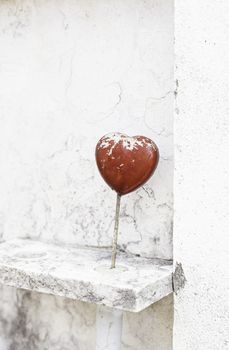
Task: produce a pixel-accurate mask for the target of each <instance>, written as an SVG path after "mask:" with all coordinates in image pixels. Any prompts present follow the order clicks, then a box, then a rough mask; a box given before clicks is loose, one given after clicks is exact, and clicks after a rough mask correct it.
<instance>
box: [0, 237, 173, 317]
mask: <svg viewBox="0 0 229 350" xmlns="http://www.w3.org/2000/svg"><path fill="white" fill-rule="evenodd" d="M110 256H111V254H110V252H108V251H104V250H103V251H101V250H99V249H86V248H74V247H70V246H59V245H54V244H48V243H43V242H39V241H32V240H29V239H13V240H9V241H5V242H2V243H1V244H0V283H1V284H4V285H7V286H13V287H16V288H22V289H27V290H30V291H36V292H40V293H48V294H53V295H58V296H63V297H66V298H71V299H75V300H81V301H84V302H89V303H95V304H101V305H105V306H108V307H113V308H116V309H120V310H125V311H131V312H139V311H141V310H143V309H145V308H146V307H148V306H150V305H151V304H153V303H155V302H156V301H158V300H160V299H161V298H163V297H165V296H166V295H168V294H170V293H171V292H172V265H171V264H169V262H166V261H163V260H159V259H146V258H140V257H133V256H128V255H126V254H124V253H119V254H118V256H117V267H116V268H115V269H110V268H109V266H110Z"/></svg>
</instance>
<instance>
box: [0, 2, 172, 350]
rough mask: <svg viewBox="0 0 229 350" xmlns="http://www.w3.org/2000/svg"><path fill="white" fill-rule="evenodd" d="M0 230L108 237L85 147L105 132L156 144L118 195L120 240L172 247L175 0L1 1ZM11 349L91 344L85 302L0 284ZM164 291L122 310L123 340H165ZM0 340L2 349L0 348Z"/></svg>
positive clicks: (98, 184)
mask: <svg viewBox="0 0 229 350" xmlns="http://www.w3.org/2000/svg"><path fill="white" fill-rule="evenodd" d="M0 50H1V54H0V168H1V171H0V179H1V181H0V237H1V239H2V240H4V239H9V238H12V237H16V236H17V237H30V238H32V239H41V240H51V241H62V242H67V243H70V244H83V245H96V246H97V245H99V246H104V245H105V246H109V245H110V243H111V235H112V230H113V216H114V206H115V194H114V193H113V192H112V191H111V190H110V189H109V188H107V187H106V185H105V183H104V182H103V181H102V179H101V178H100V176H99V174H98V171H97V169H96V165H95V160H94V147H95V144H96V142H97V140H98V139H99V138H100V137H101V136H102V135H103V134H105V133H107V132H110V131H121V132H125V133H128V134H130V135H134V134H143V135H146V136H148V137H151V138H153V139H154V141H155V142H156V143H157V144H158V146H159V148H160V153H161V160H160V163H159V167H158V169H157V172H156V173H155V175H154V177H153V178H152V179H151V180H150V181H149V182H148V184H147V185H146V186H145V187H144V189H140V190H138V191H137V192H135V193H132V194H130V195H128V196H125V197H124V198H123V201H122V209H121V222H120V248H121V249H124V250H127V251H128V252H130V253H132V254H141V255H144V256H149V257H160V258H165V259H171V258H172V175H173V145H172V125H173V98H174V96H173V1H172V0H146V1H145V0H125V1H121V0H117V1H105V0H102V1H97V0H64V1H63V0H39V1H38V0H35V1H30V0H8V1H1V2H0ZM0 300H1V302H0V339H1V340H0V342H2V344H1V346H2V347H3V344H4V347H5V348H6V349H10V350H15V349H17V350H24V349H26V350H30V349H31V350H38V349H40V350H44V349H48V350H60V349H61V350H70V349H72V348H74V349H79V350H89V349H90V350H92V348H93V346H94V332H95V327H94V308H93V306H89V305H85V304H82V303H73V302H71V301H67V300H64V299H61V298H54V297H51V296H44V295H40V294H36V293H26V292H23V291H16V290H15V289H12V288H7V287H4V288H1V291H0ZM172 315H173V310H172V298H171V297H168V298H166V299H165V300H163V301H161V302H159V303H157V304H156V305H155V306H154V307H152V308H150V309H148V310H146V311H144V312H143V313H141V314H139V315H131V314H126V315H125V321H124V334H123V349H132V350H152V348H154V349H155V350H171V346H172V345H171V342H172V335H171V329H172ZM1 350H2V349H1Z"/></svg>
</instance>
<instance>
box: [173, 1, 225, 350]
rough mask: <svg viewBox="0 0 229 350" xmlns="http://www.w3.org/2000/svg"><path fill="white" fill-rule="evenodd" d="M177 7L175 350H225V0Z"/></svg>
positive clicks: (199, 2) (181, 4)
mask: <svg viewBox="0 0 229 350" xmlns="http://www.w3.org/2000/svg"><path fill="white" fill-rule="evenodd" d="M175 8H176V16H175V22H176V31H175V38H176V40H175V43H176V66H177V71H176V78H177V80H178V82H177V85H178V88H177V93H178V94H177V106H176V108H177V109H176V115H175V152H176V153H175V159H176V164H175V187H174V191H175V192H174V197H175V225H174V255H175V256H174V261H175V265H176V262H178V263H182V267H183V271H184V275H185V278H186V280H187V282H186V283H185V287H184V289H182V288H181V289H180V290H179V291H178V292H177V296H176V297H175V322H174V350H183V349H185V350H206V349H208V350H216V349H217V350H228V349H229V270H228V262H229V249H228V247H229V235H228V227H229V196H228V193H229V167H228V159H229V137H228V135H229V117H228V111H229V98H228V91H229V65H228V62H229V50H228V42H229V27H228V14H229V2H228V1H227V0H221V1H198V0H194V1H183V0H177V1H176V6H175ZM177 271H178V272H179V270H177ZM182 280H183V281H184V278H182V271H181V269H180V273H177V274H176V281H175V282H176V286H177V288H178V287H179V286H180V287H181V286H182V284H183V283H182Z"/></svg>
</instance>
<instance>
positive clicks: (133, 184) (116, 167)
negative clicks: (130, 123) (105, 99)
mask: <svg viewBox="0 0 229 350" xmlns="http://www.w3.org/2000/svg"><path fill="white" fill-rule="evenodd" d="M95 153H96V162H97V166H98V168H99V171H100V174H101V175H102V177H103V179H104V180H105V182H106V183H107V184H108V185H109V186H110V187H111V188H112V189H113V190H115V191H116V192H117V193H119V194H120V195H124V194H127V193H130V192H132V191H134V190H136V189H137V188H138V187H140V186H142V185H143V184H144V183H145V182H146V181H147V180H149V178H150V177H151V176H152V175H153V173H154V171H155V169H156V167H157V164H158V161H159V151H158V148H157V146H156V144H155V143H154V142H153V141H152V140H151V139H149V138H148V137H145V136H133V137H129V136H127V135H125V134H121V133H111V134H107V135H105V136H103V137H102V138H101V139H100V140H99V142H98V143H97V146H96V152H95Z"/></svg>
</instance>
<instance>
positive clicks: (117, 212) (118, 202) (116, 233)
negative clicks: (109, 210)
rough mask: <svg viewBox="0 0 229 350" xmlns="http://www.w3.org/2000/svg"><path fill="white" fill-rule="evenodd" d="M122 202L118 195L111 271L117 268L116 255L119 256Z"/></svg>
mask: <svg viewBox="0 0 229 350" xmlns="http://www.w3.org/2000/svg"><path fill="white" fill-rule="evenodd" d="M120 202H121V195H120V194H118V193H117V199H116V211H115V226H114V235H113V243H112V256H111V269H114V268H115V262H116V255H117V242H118V225H119V212H120Z"/></svg>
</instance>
